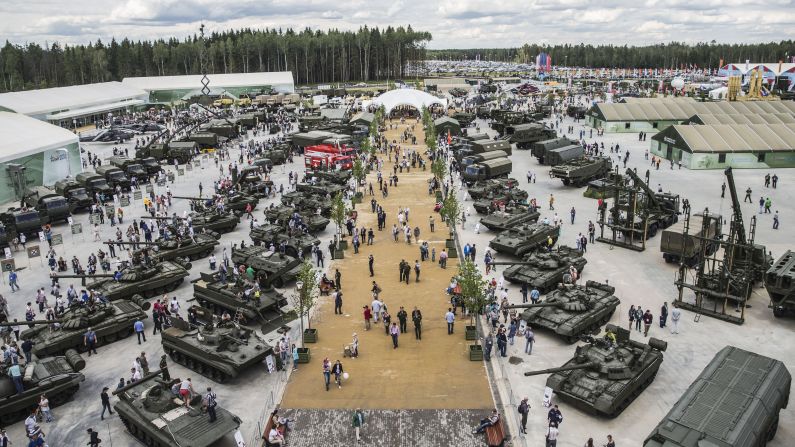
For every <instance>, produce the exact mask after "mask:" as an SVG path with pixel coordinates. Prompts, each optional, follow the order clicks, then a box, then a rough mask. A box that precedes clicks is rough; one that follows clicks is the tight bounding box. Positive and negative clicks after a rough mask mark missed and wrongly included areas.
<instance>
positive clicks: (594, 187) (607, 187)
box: [582, 171, 626, 199]
mask: <svg viewBox="0 0 795 447" xmlns="http://www.w3.org/2000/svg"><path fill="white" fill-rule="evenodd" d="M625 182H626V178H624V176H623V175H621V174H619V173H617V172H615V171H611V172H610V173H608V174H607V175H606V176H605V177H602V178H600V179H596V180H591V181H590V182H588V187H587V188H585V192H583V193H582V195H583V196H585V197H588V198H591V199H604V198H607V197H610V196H611V195H614V194H615V188H616V186H617V185H621V184H624V183H625Z"/></svg>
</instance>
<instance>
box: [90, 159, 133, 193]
mask: <svg viewBox="0 0 795 447" xmlns="http://www.w3.org/2000/svg"><path fill="white" fill-rule="evenodd" d="M96 172H97V174H99V175H101V176H102V177H104V178H105V180H106V181H107V182H108V184H109V185H110V186H111V187H112V188H116V187H117V186H119V187H121V189H123V190H125V191H128V190H129V189H130V179H129V178H127V175H126V174H125V173H124V171H122V170H121V169H119V168H117V167H116V166H113V165H102V166H97V169H96Z"/></svg>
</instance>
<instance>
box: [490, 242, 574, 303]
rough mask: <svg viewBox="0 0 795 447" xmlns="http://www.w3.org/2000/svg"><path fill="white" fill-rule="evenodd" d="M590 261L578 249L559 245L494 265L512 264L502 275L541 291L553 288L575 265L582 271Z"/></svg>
mask: <svg viewBox="0 0 795 447" xmlns="http://www.w3.org/2000/svg"><path fill="white" fill-rule="evenodd" d="M587 263H588V261H587V260H586V259H585V257H583V255H582V253H580V252H579V251H578V250H577V249H575V248H571V247H567V246H565V245H561V246H559V247H558V248H557V249H555V250H553V251H551V252H547V251H546V250H542V251H538V252H536V253H533V254H531V255H529V256H528V257H526V258H525V260H524V261H520V262H513V261H507V262H492V263H491V264H492V265H510V267H508V268H507V269H505V271H503V272H502V275H503V276H504V277H505V279H507V280H508V281H510V282H512V283H517V284H527V285H528V286H529V287H530V288H533V289H537V290H538V291H539V292H541V293H546V292H547V291H548V290H552V289H554V288H555V287H557V286H558V284H559V283H560V282H562V281H563V276H564V275H565V274H567V273H568V272H569V268H571V267H572V266H574V267H575V268H576V269H577V272H578V273H579V272H582V270H583V269H584V268H585V264H587Z"/></svg>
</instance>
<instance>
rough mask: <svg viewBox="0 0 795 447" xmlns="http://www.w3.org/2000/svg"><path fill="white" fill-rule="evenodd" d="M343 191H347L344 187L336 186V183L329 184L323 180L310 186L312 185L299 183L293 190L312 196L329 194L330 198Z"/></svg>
mask: <svg viewBox="0 0 795 447" xmlns="http://www.w3.org/2000/svg"><path fill="white" fill-rule="evenodd" d="M345 189H347V188H346V187H345V186H342V185H339V184H336V183H332V182H329V181H325V180H319V181H317V182H315V183H314V184H312V183H299V184H297V185H295V190H296V191H299V192H305V193H308V194H314V195H326V194H331V195H332V196H335V195H337V194H338V193H340V192H342V191H344V190H345Z"/></svg>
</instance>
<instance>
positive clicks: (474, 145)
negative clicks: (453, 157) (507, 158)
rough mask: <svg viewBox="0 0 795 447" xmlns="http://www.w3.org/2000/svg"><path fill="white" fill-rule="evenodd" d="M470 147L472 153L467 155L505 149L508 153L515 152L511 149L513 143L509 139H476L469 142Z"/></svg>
mask: <svg viewBox="0 0 795 447" xmlns="http://www.w3.org/2000/svg"><path fill="white" fill-rule="evenodd" d="M469 147H470V149H471V151H472V153H471V154H466V155H475V154H482V153H485V152H491V151H503V152H505V153H506V154H508V155H511V154H512V153H513V151H512V150H511V143H510V142H508V141H507V140H474V141H471V142H470V143H469Z"/></svg>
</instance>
